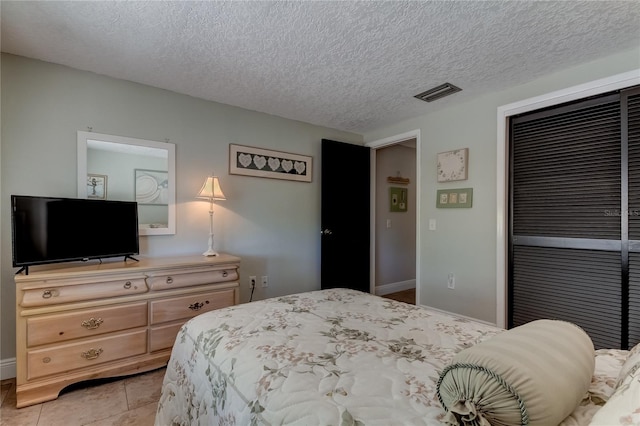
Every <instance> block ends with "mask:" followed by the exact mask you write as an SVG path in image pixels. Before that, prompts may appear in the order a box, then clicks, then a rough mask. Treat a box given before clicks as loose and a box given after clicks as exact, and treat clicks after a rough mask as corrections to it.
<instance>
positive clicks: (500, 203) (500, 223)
mask: <svg viewBox="0 0 640 426" xmlns="http://www.w3.org/2000/svg"><path fill="white" fill-rule="evenodd" d="M637 84H640V69H636V70H633V71H629V72H625V73H622V74H617V75H614V76H611V77H606V78H602V79H599V80H594V81H591V82H588V83H584V84H579V85H577V86H573V87H569V88H568V89H562V90H557V91H555V92H551V93H547V94H545V95H541V96H536V97H533V98H529V99H525V100H522V101H518V102H514V103H511V104H507V105H503V106H501V107H498V122H497V130H498V143H497V162H496V168H497V170H496V172H497V179H496V180H497V187H496V188H497V196H496V200H497V217H496V239H497V241H496V247H497V249H496V251H497V253H496V285H497V287H496V299H497V300H496V324H497V325H498V327H502V328H505V327H506V324H507V305H506V303H507V282H508V281H507V247H508V240H507V239H508V235H507V234H506V231H507V220H508V217H507V198H508V195H509V194H508V192H507V191H508V188H507V185H508V172H507V171H508V166H509V164H508V160H507V159H508V158H509V157H508V152H507V148H508V145H507V135H508V132H507V118H508V117H510V116H512V115H516V114H521V113H523V112H528V111H533V110H536V109H540V108H545V107H548V106H552V105H558V104H561V103H564V102H570V101H575V100H578V99H582V98H586V97H589V96H594V95H599V94H601V93H606V92H611V91H614V90H619V89H624V88H625V87H630V86H634V85H637Z"/></svg>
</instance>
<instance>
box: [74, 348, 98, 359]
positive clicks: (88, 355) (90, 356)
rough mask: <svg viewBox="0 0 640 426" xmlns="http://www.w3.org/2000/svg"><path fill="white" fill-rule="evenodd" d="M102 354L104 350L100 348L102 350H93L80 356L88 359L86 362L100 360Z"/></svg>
mask: <svg viewBox="0 0 640 426" xmlns="http://www.w3.org/2000/svg"><path fill="white" fill-rule="evenodd" d="M102 352H104V351H103V350H102V348H100V349H93V348H91V349H89V350H88V351H86V352H82V354H80V356H81V357H82V358H84V359H86V360H92V359H96V358H98V357H99V356H100V354H101V353H102Z"/></svg>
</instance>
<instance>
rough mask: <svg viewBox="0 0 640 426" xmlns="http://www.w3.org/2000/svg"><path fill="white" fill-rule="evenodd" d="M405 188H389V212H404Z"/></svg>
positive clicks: (405, 204) (405, 209)
mask: <svg viewBox="0 0 640 426" xmlns="http://www.w3.org/2000/svg"><path fill="white" fill-rule="evenodd" d="M407 201H408V200H407V188H396V187H391V188H389V211H390V212H406V211H407Z"/></svg>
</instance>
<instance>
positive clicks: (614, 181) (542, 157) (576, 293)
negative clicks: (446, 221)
mask: <svg viewBox="0 0 640 426" xmlns="http://www.w3.org/2000/svg"><path fill="white" fill-rule="evenodd" d="M619 99H620V96H619V95H617V94H616V95H610V96H605V97H600V98H598V99H590V100H587V101H582V102H580V103H576V104H572V105H565V106H561V107H557V108H554V109H552V110H546V111H541V112H536V113H531V114H527V115H523V116H520V117H515V118H513V119H512V121H511V127H510V129H511V135H510V136H511V138H510V139H511V150H510V152H511V173H510V195H511V198H510V237H511V240H510V241H511V244H510V247H509V248H510V250H509V254H510V259H509V265H510V268H509V275H510V276H509V326H510V327H514V326H518V325H521V324H525V323H527V322H529V321H532V320H535V319H539V318H555V319H561V320H566V321H571V322H573V323H576V324H578V325H579V326H581V327H582V328H583V329H584V330H585V331H587V333H589V335H590V336H591V339H592V340H593V342H594V345H595V346H596V347H609V348H618V347H621V346H622V345H623V342H622V339H623V326H622V322H623V319H624V317H626V314H625V313H624V306H623V304H622V298H623V288H622V286H621V281H622V279H623V276H622V270H623V269H622V259H623V256H622V250H623V245H622V237H623V232H625V230H624V229H623V227H622V221H621V217H622V205H623V201H624V200H623V199H622V181H621V175H622V167H621V163H622V161H621V160H622V155H621V142H620V141H621V124H620V123H621V122H620V100H619ZM639 254H640V253H639ZM639 265H640V263H639ZM638 271H639V272H640V267H639V269H638ZM639 276H640V274H639ZM624 328H625V329H626V326H625V327H624ZM624 344H625V345H626V341H625V342H624Z"/></svg>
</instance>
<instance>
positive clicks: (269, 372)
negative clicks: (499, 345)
mask: <svg viewBox="0 0 640 426" xmlns="http://www.w3.org/2000/svg"><path fill="white" fill-rule="evenodd" d="M500 332H501V329H499V328H497V327H493V326H490V325H486V324H482V323H478V322H474V321H470V320H466V319H461V318H457V317H454V316H450V315H446V314H444V313H439V312H435V311H431V310H427V309H424V308H421V307H416V306H413V305H409V304H406V303H402V302H396V301H393V300H389V299H384V298H381V297H378V296H373V295H370V294H366V293H361V292H358V291H353V290H346V289H332V290H321V291H314V292H308V293H300V294H294V295H290V296H283V297H277V298H273V299H267V300H262V301H258V302H253V303H247V304H242V305H237V306H233V307H229V308H225V309H220V310H216V311H212V312H208V313H205V314H202V315H199V316H198V317H195V318H193V319H192V320H190V321H189V322H188V323H187V324H185V326H184V327H182V329H181V331H180V332H179V334H178V337H177V339H176V343H175V345H174V348H173V353H172V356H171V359H170V360H169V364H168V366H167V371H166V374H165V378H164V382H163V386H162V395H161V398H160V401H159V404H158V411H157V415H156V421H155V424H156V425H157V426H167V425H263V424H264V425H276V424H277V425H385V426H386V425H435V424H440V423H441V422H440V421H441V419H442V417H443V416H444V414H445V413H444V409H443V408H442V406H441V405H440V403H439V402H438V397H437V395H436V383H437V381H438V377H439V374H440V371H442V370H443V368H444V367H445V366H446V365H447V364H448V363H449V362H450V361H451V359H452V358H453V355H454V354H455V353H457V352H459V351H460V350H462V349H464V348H466V347H469V346H471V345H474V344H476V343H478V342H480V341H482V340H484V339H487V338H490V337H491V336H493V335H495V334H497V333H500ZM622 352H624V351H622ZM601 356H602V359H600V362H598V360H597V362H596V373H597V374H596V375H595V376H594V381H593V383H592V389H591V390H592V391H593V392H590V393H589V395H586V396H585V400H584V401H583V404H582V406H581V407H578V409H576V411H575V412H574V413H573V415H572V416H571V417H569V418H568V419H567V420H565V423H564V424H565V425H566V426H569V425H579V424H587V423H588V422H589V419H590V418H591V416H593V414H594V413H595V411H597V409H598V408H599V406H600V405H602V404H603V403H604V402H605V401H606V399H607V398H608V396H609V395H610V394H611V392H612V389H613V385H614V382H615V378H616V376H617V371H618V370H619V369H620V366H621V365H622V361H623V360H624V359H623V358H624V356H623V354H619V353H618V351H603V352H601ZM598 370H599V371H600V372H599V373H598Z"/></svg>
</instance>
